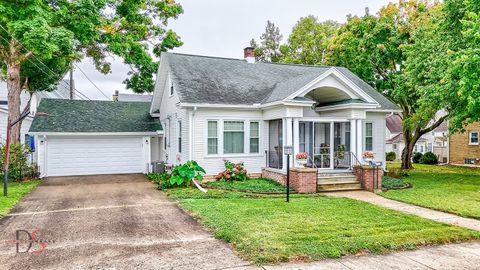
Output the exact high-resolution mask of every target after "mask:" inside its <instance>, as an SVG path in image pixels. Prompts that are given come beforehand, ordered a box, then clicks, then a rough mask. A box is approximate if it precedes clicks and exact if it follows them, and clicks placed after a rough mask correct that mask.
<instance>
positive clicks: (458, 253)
mask: <svg viewBox="0 0 480 270" xmlns="http://www.w3.org/2000/svg"><path fill="white" fill-rule="evenodd" d="M479 265H480V242H478V241H476V242H468V243H461V244H451V245H442V246H435V247H427V248H420V249H418V250H414V251H401V252H397V253H392V254H389V255H378V256H360V257H354V256H348V257H343V258H339V259H329V260H324V261H319V262H312V263H300V264H283V265H276V266H264V267H263V268H264V269H267V270H287V269H288V270H293V269H318V270H322V269H325V270H327V269H328V270H360V269H382V270H389V269H439V270H440V269H472V270H473V269H479Z"/></svg>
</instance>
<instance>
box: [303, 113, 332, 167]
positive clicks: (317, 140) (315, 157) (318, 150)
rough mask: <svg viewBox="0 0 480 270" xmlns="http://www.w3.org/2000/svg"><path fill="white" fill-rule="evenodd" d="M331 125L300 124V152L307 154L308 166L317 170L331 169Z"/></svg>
mask: <svg viewBox="0 0 480 270" xmlns="http://www.w3.org/2000/svg"><path fill="white" fill-rule="evenodd" d="M330 126H331V124H330V123H314V122H300V123H299V129H300V130H299V137H300V138H299V139H300V141H299V148H300V149H299V150H300V152H307V153H308V156H309V159H308V163H307V166H309V167H316V168H323V169H324V168H327V169H329V168H331V165H332V149H331V142H330V139H331V127H330Z"/></svg>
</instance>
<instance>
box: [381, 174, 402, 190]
mask: <svg viewBox="0 0 480 270" xmlns="http://www.w3.org/2000/svg"><path fill="white" fill-rule="evenodd" d="M404 186H405V182H403V180H402V179H398V178H393V177H388V176H383V177H382V187H383V188H387V189H388V188H400V187H404Z"/></svg>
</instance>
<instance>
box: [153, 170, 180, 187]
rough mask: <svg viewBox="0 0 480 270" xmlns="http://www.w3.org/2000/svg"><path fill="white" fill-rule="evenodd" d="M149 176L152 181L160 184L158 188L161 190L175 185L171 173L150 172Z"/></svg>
mask: <svg viewBox="0 0 480 270" xmlns="http://www.w3.org/2000/svg"><path fill="white" fill-rule="evenodd" d="M147 176H148V179H150V181H152V182H154V183H156V184H158V189H160V190H162V189H167V188H172V187H174V185H173V184H171V183H170V174H168V173H165V172H163V173H149V174H148V175H147Z"/></svg>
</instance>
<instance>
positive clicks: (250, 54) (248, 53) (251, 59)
mask: <svg viewBox="0 0 480 270" xmlns="http://www.w3.org/2000/svg"><path fill="white" fill-rule="evenodd" d="M243 57H244V58H245V60H246V61H247V62H248V63H255V48H253V47H246V48H245V49H243Z"/></svg>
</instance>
